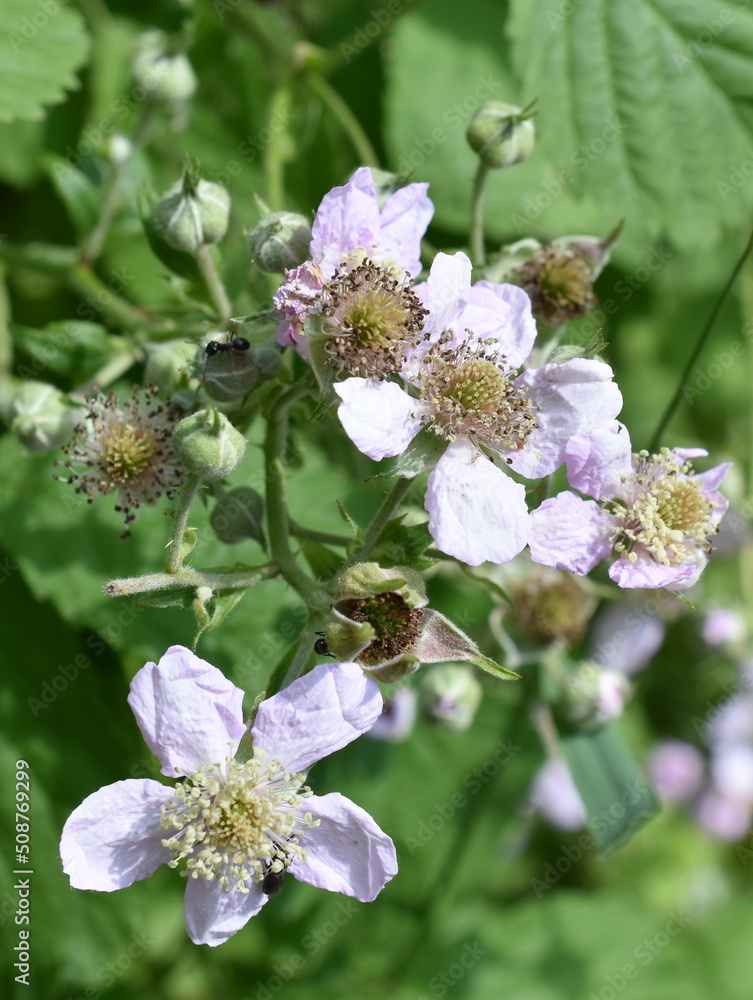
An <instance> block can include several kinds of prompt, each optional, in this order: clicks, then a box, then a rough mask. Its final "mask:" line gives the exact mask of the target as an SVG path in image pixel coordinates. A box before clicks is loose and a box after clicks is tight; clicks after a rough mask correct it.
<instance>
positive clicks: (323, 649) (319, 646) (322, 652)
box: [314, 632, 335, 656]
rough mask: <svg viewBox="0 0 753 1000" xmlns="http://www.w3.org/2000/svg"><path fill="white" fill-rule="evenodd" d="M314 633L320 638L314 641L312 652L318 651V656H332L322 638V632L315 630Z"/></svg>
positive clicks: (325, 641)
mask: <svg viewBox="0 0 753 1000" xmlns="http://www.w3.org/2000/svg"><path fill="white" fill-rule="evenodd" d="M316 635H320V636H321V637H322V638H321V639H317V640H316V642H315V643H314V652H315V653H318V655H319V656H334V655H335V654H334V653H331V652H330V649H329V646H328V645H327V640H326V639H325V638H324V632H317V633H316Z"/></svg>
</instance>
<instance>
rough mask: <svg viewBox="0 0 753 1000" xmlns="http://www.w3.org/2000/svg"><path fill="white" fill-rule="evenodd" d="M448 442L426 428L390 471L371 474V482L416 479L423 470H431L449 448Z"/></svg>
mask: <svg viewBox="0 0 753 1000" xmlns="http://www.w3.org/2000/svg"><path fill="white" fill-rule="evenodd" d="M447 444H448V442H447V441H445V440H443V439H442V438H441V437H438V436H437V435H436V434H432V432H431V431H429V430H427V429H426V428H424V429H423V430H421V431H419V432H418V434H416V436H415V437H414V438H413V440H412V441H411V443H410V444H409V445H408V447H407V448H406V449H405V451H404V452H403V453H402V455H399V456H398V459H397V461H396V462H395V464H394V465H393V467H392V468H391V469H390V471H389V472H380V473H378V474H377V475H376V476H370V477H369V482H374V481H376V480H379V479H414V478H415V477H416V476H420V475H421V473H422V472H429V471H430V470H431V469H433V468H434V466H435V465H436V464H437V462H438V461H439V459H440V458H441V457H442V455H444V453H445V451H446V450H447Z"/></svg>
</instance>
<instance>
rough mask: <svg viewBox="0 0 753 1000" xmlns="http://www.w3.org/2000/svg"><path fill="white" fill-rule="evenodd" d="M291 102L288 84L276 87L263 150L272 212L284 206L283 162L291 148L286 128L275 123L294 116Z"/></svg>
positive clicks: (268, 199)
mask: <svg viewBox="0 0 753 1000" xmlns="http://www.w3.org/2000/svg"><path fill="white" fill-rule="evenodd" d="M291 104H292V93H291V90H290V85H289V84H288V83H285V84H283V85H281V86H279V87H277V89H276V90H275V92H274V95H273V97H272V103H271V108H270V115H269V120H270V123H271V124H272V127H271V128H270V129H269V132H270V137H269V142H268V143H267V146H266V149H265V151H264V174H265V176H266V181H267V183H266V191H267V201H268V203H269V207H270V208H271V210H272V211H273V212H279V211H281V210H282V209H283V208H284V207H285V164H286V163H287V161H288V160H289V159H290V157H291V150H292V148H293V144H292V143H291V142H290V141H289V136H288V130H287V128H279V127H276V125H277V123H278V122H287V121H288V120H289V119H290V118H292V117H295V116H294V115H291V114H290V107H291Z"/></svg>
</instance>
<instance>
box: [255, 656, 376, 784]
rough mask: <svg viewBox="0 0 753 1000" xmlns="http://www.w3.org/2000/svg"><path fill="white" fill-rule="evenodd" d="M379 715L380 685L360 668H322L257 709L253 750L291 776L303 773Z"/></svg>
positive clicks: (332, 665) (346, 665)
mask: <svg viewBox="0 0 753 1000" xmlns="http://www.w3.org/2000/svg"><path fill="white" fill-rule="evenodd" d="M381 712H382V696H381V694H380V693H379V685H378V684H377V682H376V681H375V680H374V679H373V678H371V677H369V676H368V675H367V674H365V673H364V672H363V670H362V669H361V668H360V667H359V666H358V664H356V663H320V664H319V665H318V666H316V667H314V669H313V670H311V671H309V673H307V674H304V676H303V677H299V678H298V679H297V680H295V681H293V683H292V684H290V685H289V686H288V687H286V688H283V690H282V691H278V692H277V694H275V695H273V696H272V697H271V698H268V699H267V700H266V701H263V702H262V703H261V705H260V706H259V711H258V712H257V714H256V719H255V720H254V725H253V728H252V736H253V739H254V746H255V747H257V746H258V747H260V748H261V749H262V750H264V751H265V752H266V753H267V754H268V755H269V756H270V757H274V758H276V759H277V760H280V761H282V763H283V764H284V765H285V767H286V768H287V769H288V770H289V771H306V770H307V769H308V768H309V767H310V766H311V765H312V764H314V763H315V762H316V761H318V760H321V759H322V757H326V756H327V755H328V754H331V753H334V752H335V750H339V749H340V748H341V747H344V746H346V745H347V744H348V743H350V742H351V741H352V740H354V739H356V737H358V736H360V735H361V734H362V733H365V732H366V730H367V729H370V728H371V727H372V726H373V725H374V723H375V722H376V720H377V719H378V718H379V716H380V714H381Z"/></svg>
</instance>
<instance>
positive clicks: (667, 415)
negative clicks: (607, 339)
mask: <svg viewBox="0 0 753 1000" xmlns="http://www.w3.org/2000/svg"><path fill="white" fill-rule="evenodd" d="M751 250H753V232H752V233H751V234H750V239H749V240H748V242H747V244H746V246H745V249H744V250H743V252H742V254H741V256H740V259H739V260H738V261H737V263H736V264H735V267H734V269H733V271H732V274H731V275H730V277H729V281H728V282H727V284H726V285H725V286H724V288H723V289H722V293H721V295H720V296H719V298H718V299H717V301H716V303H715V304H714V308H713V309H712V310H711V315H710V316H709V318H708V319H707V320H706V325H705V326H704V328H703V329H702V330H701V334H700V336H699V338H698V341H697V343H696V345H695V348H694V349H693V351H692V353H691V355H690V357H689V358H688V361H687V364H686V365H685V368H684V370H683V373H682V375H681V376H680V380H679V383H678V385H677V390H676V392H675V394H674V396H673V397H672V399H671V400H670V403H669V406H667V409H666V410H665V411H664V414H663V416H662V418H661V420H660V421H659V425H658V427H657V428H656V431H655V432H654V436H653V437H652V438H651V443H650V444H649V446H648V450H649V452H650V453H652V454H653V453H654V452H656V450H657V449H658V447H659V444H660V442H661V439H662V435H663V434H664V431H665V430H666V427H667V424H668V423H669V421H670V420H671V419H672V417H673V415H674V412H675V410H676V409H677V407H678V406H679V404H680V401H681V399H682V397H683V395H684V393H685V387H686V385H687V383H688V379H689V378H690V373H691V372H692V370H693V365H694V364H695V363H696V361H697V360H698V357H699V355H700V353H701V351H702V350H703V348H704V347H705V345H706V341H707V340H708V339H709V336H710V334H711V331H712V330H713V329H714V325H715V323H716V321H717V319H718V317H719V313H720V312H721V311H722V308H723V307H724V303H725V302H726V301H727V297H728V295H729V293H730V292H731V291H732V286H733V285H734V283H735V281H736V280H737V276H738V274H739V273H740V270H741V269H742V266H743V264H744V263H745V261H746V260H747V258H748V254H749V253H750V251H751Z"/></svg>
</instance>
